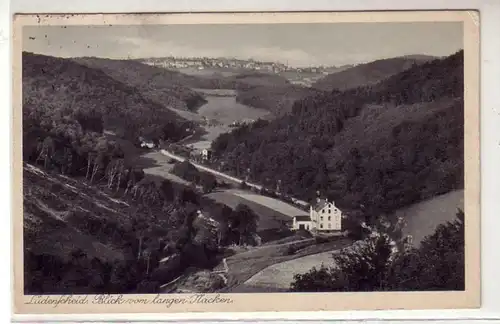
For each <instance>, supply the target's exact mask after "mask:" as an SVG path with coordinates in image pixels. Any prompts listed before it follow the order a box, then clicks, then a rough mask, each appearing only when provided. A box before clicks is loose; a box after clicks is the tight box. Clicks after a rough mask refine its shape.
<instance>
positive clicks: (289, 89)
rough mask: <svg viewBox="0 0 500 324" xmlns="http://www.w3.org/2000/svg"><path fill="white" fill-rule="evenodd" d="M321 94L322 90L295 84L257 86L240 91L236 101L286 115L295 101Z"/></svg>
mask: <svg viewBox="0 0 500 324" xmlns="http://www.w3.org/2000/svg"><path fill="white" fill-rule="evenodd" d="M321 93H322V91H320V90H316V89H313V88H307V87H302V86H298V85H293V84H281V85H280V84H275V85H260V86H259V85H256V86H253V87H248V88H247V89H244V90H240V91H238V95H237V96H236V101H238V102H239V103H242V104H244V105H247V106H251V107H256V108H262V109H266V110H269V111H270V112H272V113H273V114H275V115H284V114H287V113H289V112H291V110H292V107H293V104H294V102H295V101H297V100H299V99H302V98H304V97H308V96H313V95H319V94H321Z"/></svg>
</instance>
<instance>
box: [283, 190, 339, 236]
mask: <svg viewBox="0 0 500 324" xmlns="http://www.w3.org/2000/svg"><path fill="white" fill-rule="evenodd" d="M292 228H293V229H294V230H299V229H303V230H309V231H317V232H338V231H341V230H342V211H341V210H340V209H338V208H337V207H336V206H335V203H334V202H333V201H328V199H321V198H319V197H318V199H317V200H316V203H315V204H313V205H311V206H310V207H309V216H306V215H301V216H295V217H294V218H293V225H292Z"/></svg>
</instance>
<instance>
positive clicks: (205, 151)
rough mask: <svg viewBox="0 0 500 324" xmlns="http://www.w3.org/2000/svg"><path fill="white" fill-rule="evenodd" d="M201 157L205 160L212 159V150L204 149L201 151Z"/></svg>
mask: <svg viewBox="0 0 500 324" xmlns="http://www.w3.org/2000/svg"><path fill="white" fill-rule="evenodd" d="M201 157H202V158H203V160H210V159H211V158H212V151H210V150H208V149H203V150H202V151H201Z"/></svg>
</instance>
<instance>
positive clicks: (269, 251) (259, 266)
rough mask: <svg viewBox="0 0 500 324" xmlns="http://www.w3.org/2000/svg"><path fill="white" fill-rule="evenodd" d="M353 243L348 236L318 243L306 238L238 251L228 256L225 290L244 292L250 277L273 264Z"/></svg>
mask: <svg viewBox="0 0 500 324" xmlns="http://www.w3.org/2000/svg"><path fill="white" fill-rule="evenodd" d="M351 243H352V241H351V240H350V239H346V238H339V239H335V240H333V241H331V242H327V243H321V244H316V242H315V241H314V240H304V241H299V243H285V244H282V245H274V246H263V247H260V248H257V249H254V250H251V251H248V252H243V253H238V254H236V255H234V256H231V257H229V258H227V265H228V268H229V272H228V286H227V288H226V289H225V290H224V291H228V292H244V291H245V288H246V285H245V284H244V283H245V282H246V281H247V280H248V279H250V278H251V277H252V276H254V275H255V274H257V273H259V272H260V271H262V270H263V269H265V268H267V267H269V266H271V265H273V264H276V263H281V262H285V261H289V260H293V259H297V258H301V257H304V256H307V255H312V254H317V253H322V252H327V251H332V250H336V249H339V248H342V247H345V246H348V245H349V244H351ZM290 246H293V247H294V248H295V253H293V254H290V253H289V248H290Z"/></svg>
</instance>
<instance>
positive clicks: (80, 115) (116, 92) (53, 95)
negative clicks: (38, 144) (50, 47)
mask: <svg viewBox="0 0 500 324" xmlns="http://www.w3.org/2000/svg"><path fill="white" fill-rule="evenodd" d="M23 114H24V117H23V118H24V119H23V121H24V122H25V123H26V124H25V125H26V126H25V129H29V130H30V131H35V128H36V127H35V126H33V127H31V126H28V125H40V126H41V128H53V127H52V125H51V124H53V122H52V121H53V120H58V121H64V123H65V124H66V125H67V127H72V126H69V125H70V124H74V125H73V126H75V125H76V124H75V122H78V123H77V124H78V125H79V126H75V127H76V128H81V129H82V131H87V130H88V131H94V132H102V130H103V129H106V130H110V131H114V132H116V133H117V134H118V135H120V136H122V135H123V136H126V137H127V138H128V139H133V140H135V139H136V138H137V137H138V136H140V135H143V136H152V137H156V138H161V139H165V140H173V141H175V140H178V139H181V138H183V137H185V136H187V135H188V134H189V132H187V131H186V130H187V129H189V127H192V125H191V122H188V121H186V120H184V119H182V118H181V117H180V116H178V115H177V114H175V113H174V112H172V111H170V110H168V109H165V107H164V106H163V105H161V104H158V103H155V102H152V101H150V100H148V99H145V98H144V97H143V96H142V95H141V94H140V91H138V90H137V89H136V88H134V87H131V86H128V85H125V84H123V83H121V82H118V81H116V80H115V79H113V78H111V77H110V76H108V75H107V74H105V73H103V72H102V71H100V70H97V69H92V68H89V67H86V66H84V65H80V64H78V63H75V62H73V61H71V60H69V59H63V58H55V57H50V56H44V55H38V54H31V53H26V52H25V53H23ZM76 132H79V130H74V131H72V132H71V133H73V134H74V133H76ZM74 135H76V134H74ZM74 137H78V138H80V137H81V136H74ZM26 142H27V141H25V143H26ZM28 142H31V141H28Z"/></svg>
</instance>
